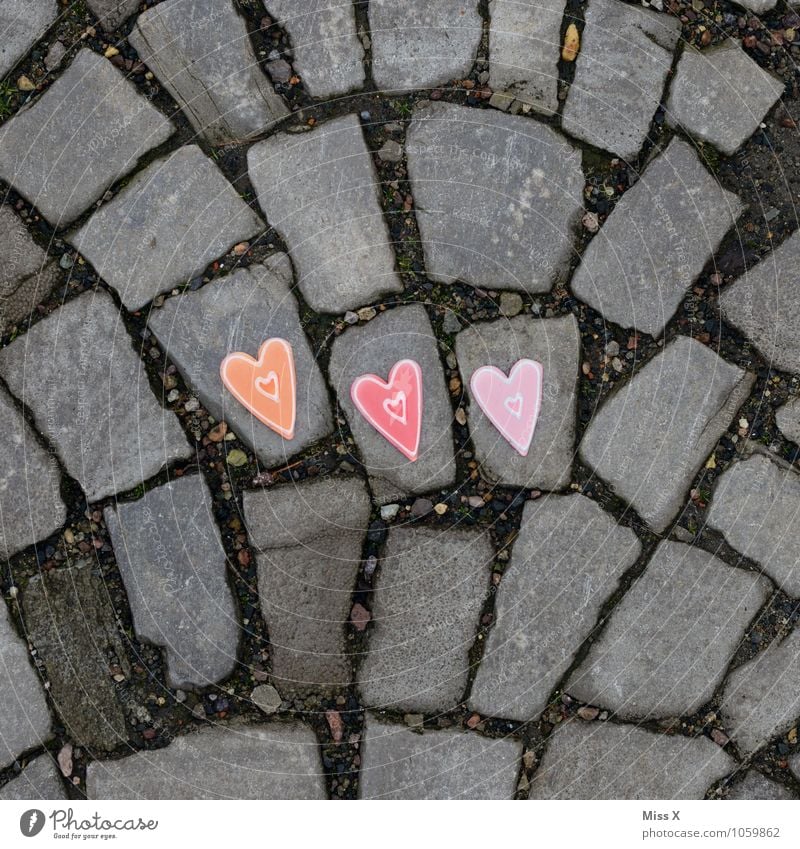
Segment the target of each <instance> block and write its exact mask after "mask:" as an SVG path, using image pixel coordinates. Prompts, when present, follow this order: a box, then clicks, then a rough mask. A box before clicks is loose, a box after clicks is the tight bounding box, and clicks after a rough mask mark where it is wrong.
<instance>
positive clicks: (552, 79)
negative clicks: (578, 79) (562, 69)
mask: <svg viewBox="0 0 800 849" xmlns="http://www.w3.org/2000/svg"><path fill="white" fill-rule="evenodd" d="M565 7H566V4H565V2H564V0H490V2H489V15H490V17H491V23H490V24H489V87H490V88H492V89H493V90H494V91H503V92H509V93H510V94H512V95H513V96H514V98H515V99H516V100H519V101H520V102H522V103H529V104H530V105H531V106H533V108H534V109H535V110H536V111H537V112H541V113H543V114H545V115H554V114H555V113H556V111H557V110H558V60H559V58H560V55H561V22H562V21H563V19H564V10H565Z"/></svg>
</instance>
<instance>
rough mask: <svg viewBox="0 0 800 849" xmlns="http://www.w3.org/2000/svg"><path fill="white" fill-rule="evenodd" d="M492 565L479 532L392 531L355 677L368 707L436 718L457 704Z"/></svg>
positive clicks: (489, 551)
mask: <svg viewBox="0 0 800 849" xmlns="http://www.w3.org/2000/svg"><path fill="white" fill-rule="evenodd" d="M492 558H493V551H492V546H491V543H490V541H489V537H488V535H487V534H485V533H483V532H480V531H473V530H469V531H467V530H442V529H435V530H434V529H432V528H421V527H420V528H392V529H391V530H390V531H389V536H388V540H387V543H386V547H385V550H384V553H383V560H382V565H381V571H380V574H379V575H378V577H377V583H376V589H375V595H374V602H373V605H372V622H373V625H372V633H371V635H370V640H369V651H368V653H367V656H366V658H364V660H363V661H362V664H361V667H360V669H359V674H358V684H359V688H360V690H361V694H362V696H363V698H364V702H365V703H366V704H367V705H369V706H370V707H375V708H384V707H390V706H391V707H393V708H397V709H402V710H409V711H420V712H425V713H436V712H438V711H446V710H450V709H451V708H453V707H454V706H455V705H456V704H458V703H459V701H460V700H461V697H462V695H463V693H464V687H465V686H466V683H467V675H468V673H469V651H470V649H471V648H472V644H473V642H474V640H475V634H476V631H477V627H478V616H479V613H480V610H481V606H482V605H483V602H484V599H485V598H486V594H487V591H488V583H489V568H488V567H489V564H490V563H491V561H492Z"/></svg>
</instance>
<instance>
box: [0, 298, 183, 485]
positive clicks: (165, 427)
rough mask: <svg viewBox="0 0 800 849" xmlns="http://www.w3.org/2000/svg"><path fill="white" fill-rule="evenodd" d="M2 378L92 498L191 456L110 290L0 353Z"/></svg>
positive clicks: (60, 312)
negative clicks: (162, 404) (154, 390)
mask: <svg viewBox="0 0 800 849" xmlns="http://www.w3.org/2000/svg"><path fill="white" fill-rule="evenodd" d="M0 375H2V377H3V378H4V379H5V380H6V382H7V383H8V386H9V388H10V389H11V391H12V392H13V394H14V395H15V396H16V397H17V398H19V399H20V400H21V401H23V402H24V403H25V404H26V405H27V406H28V407H29V408H30V410H31V412H32V413H33V416H34V418H35V420H36V427H37V429H38V430H39V431H40V432H42V433H43V434H44V435H45V436H46V437H47V438H48V439H49V440H50V441H51V442H52V443H53V444H54V445H55V447H56V448H57V450H58V453H59V455H60V457H61V459H62V461H63V463H64V465H65V466H66V469H67V471H68V472H69V473H70V474H71V475H72V477H74V478H75V479H76V480H77V481H78V483H80V485H81V486H82V487H83V490H84V492H85V493H86V497H87V499H88V500H89V501H98V500H99V499H101V498H105V497H106V496H108V495H111V494H112V493H114V492H124V491H126V490H128V489H132V488H133V487H135V486H137V485H138V484H139V483H141V482H142V480H147V479H148V478H150V477H152V476H153V475H155V474H156V472H158V471H159V470H160V469H161V468H163V467H164V466H165V465H169V464H170V463H172V462H174V461H175V460H178V459H181V458H183V457H186V456H188V454H189V446H188V444H187V441H186V437H185V436H184V434H183V431H182V430H181V428H180V426H179V424H178V421H177V419H176V418H175V416H174V415H173V414H172V413H170V412H168V411H165V410H164V409H162V407H160V406H159V404H158V402H157V401H156V399H155V397H154V396H153V393H152V390H151V388H150V384H149V383H148V380H147V375H146V374H145V371H144V368H143V367H142V363H141V360H139V358H138V357H137V355H136V353H135V352H134V350H133V347H132V344H131V340H130V338H129V337H128V335H127V331H126V330H125V328H124V326H123V325H122V322H121V320H120V318H119V314H118V312H117V308H116V307H115V306H114V303H113V301H112V300H111V298H110V297H109V296H108V295H107V294H106V293H105V292H103V291H100V290H98V291H92V292H86V293H84V294H82V295H79V296H78V297H77V298H75V299H73V300H71V301H69V302H68V303H66V304H65V305H64V306H63V307H60V308H59V309H57V310H56V311H55V312H53V313H51V314H50V315H49V316H48V317H47V318H45V319H44V320H42V321H40V322H38V323H37V324H36V325H34V326H33V327H32V328H31V329H30V330H29V331H28V332H27V333H26V334H25V335H24V336H21V337H20V338H19V339H16V340H15V341H14V342H12V343H11V344H10V345H9V346H8V347H6V348H4V349H3V350H2V351H0Z"/></svg>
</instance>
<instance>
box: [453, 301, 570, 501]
mask: <svg viewBox="0 0 800 849" xmlns="http://www.w3.org/2000/svg"><path fill="white" fill-rule="evenodd" d="M456 357H457V358H458V366H459V369H460V370H461V377H462V379H463V381H464V385H465V386H467V387H468V394H469V398H470V411H469V430H470V435H471V436H472V441H473V443H474V445H475V457H476V458H477V460H478V461H479V462H480V464H481V467H482V469H483V471H484V473H485V474H486V475H487V476H488V477H490V478H492V479H493V480H496V481H499V482H500V483H503V484H509V485H511V486H520V487H539V488H541V489H561V488H563V487H565V486H566V485H567V484H568V483H569V480H570V474H571V471H572V459H573V455H574V453H575V406H576V399H577V394H576V390H577V382H578V368H579V366H580V334H579V333H578V323H577V322H576V321H575V319H574V317H573V316H571V315H570V316H565V317H563V318H553V319H546V320H541V319H536V318H531V317H530V316H517V317H516V318H512V319H511V320H510V321H509V320H501V321H494V322H490V323H476V324H472V325H470V326H469V327H468V328H467V329H466V330H463V331H461V333H459V334H458V336H457V337H456ZM523 357H525V358H528V359H531V360H536V362H539V363H541V364H542V366H543V368H544V383H543V386H542V407H541V410H540V413H539V420H538V423H537V425H536V431H535V433H534V436H533V441H532V442H531V446H530V449H529V450H528V456H527V457H523V456H521V455H520V454H519V453H518V452H517V451H516V450H515V449H514V448H513V447H512V446H511V445H510V444H509V443H508V442H507V441H506V440H505V439H504V438H503V437H502V436H501V435H500V433H499V431H498V430H497V429H496V428H495V427H494V425H493V424H492V423H491V422H490V421H489V419H488V418H486V415H485V414H484V412H483V411H482V410H481V408H480V407H479V406H478V404H477V402H476V401H475V398H474V396H473V394H472V391H471V389H469V386H470V380H471V379H472V375H473V374H474V372H475V371H476V369H478V368H481V367H482V366H486V365H491V366H495V367H496V368H499V369H500V370H501V371H503V372H505V373H508V371H509V370H510V368H511V366H513V365H514V363H515V362H516V361H517V360H519V359H521V358H523Z"/></svg>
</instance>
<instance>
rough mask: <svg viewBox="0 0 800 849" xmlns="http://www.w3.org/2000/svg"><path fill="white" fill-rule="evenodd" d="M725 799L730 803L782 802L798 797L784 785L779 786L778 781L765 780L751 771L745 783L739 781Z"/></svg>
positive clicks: (757, 773)
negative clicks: (744, 801)
mask: <svg viewBox="0 0 800 849" xmlns="http://www.w3.org/2000/svg"><path fill="white" fill-rule="evenodd" d="M725 798H726V799H728V800H730V801H734V800H737V801H738V800H751V801H754V800H764V801H780V800H783V799H796V798H797V796H796V795H795V794H794V793H792V792H791V791H790V790H789V789H788V788H786V787H784V786H783V785H782V784H778V782H777V781H772V780H771V779H769V778H765V777H764V776H763V775H762V774H761V773H760V772H757V771H756V770H754V769H750V770H748V771H747V775H745V777H744V780H743V781H739V782H738V783H736V784H734V785H733V786H732V787H731V788H730V789H729V790H728V795H727V796H726V797H725Z"/></svg>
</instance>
